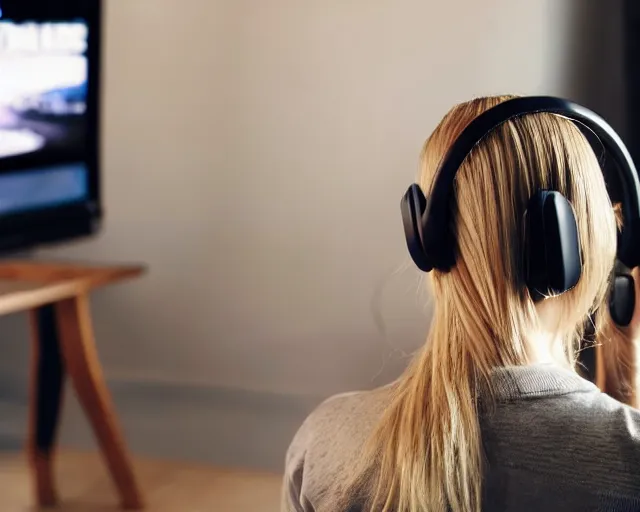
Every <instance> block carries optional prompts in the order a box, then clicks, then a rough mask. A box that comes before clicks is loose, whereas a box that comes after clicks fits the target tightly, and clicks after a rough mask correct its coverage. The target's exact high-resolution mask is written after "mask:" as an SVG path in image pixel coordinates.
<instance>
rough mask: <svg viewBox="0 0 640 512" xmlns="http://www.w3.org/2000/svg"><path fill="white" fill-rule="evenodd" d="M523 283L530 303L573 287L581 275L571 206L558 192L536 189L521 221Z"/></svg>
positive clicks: (575, 228)
mask: <svg viewBox="0 0 640 512" xmlns="http://www.w3.org/2000/svg"><path fill="white" fill-rule="evenodd" d="M525 233H526V236H525V247H524V250H525V258H526V266H525V274H526V275H525V280H526V283H527V287H528V288H529V291H530V293H531V296H532V298H533V299H534V300H539V299H541V298H543V297H544V296H545V295H548V294H555V295H558V294H561V293H564V292H566V291H568V290H570V289H571V288H573V287H574V286H575V285H576V284H577V283H578V281H579V280H580V276H581V275H582V250H581V248H580V237H579V235H578V225H577V223H576V218H575V214H574V212H573V207H572V206H571V203H569V201H568V200H567V198H565V197H564V196H563V195H562V194H561V193H560V192H558V191H555V190H540V191H538V192H536V193H535V194H534V195H533V196H532V197H531V199H530V200H529V205H528V208H527V212H526V219H525Z"/></svg>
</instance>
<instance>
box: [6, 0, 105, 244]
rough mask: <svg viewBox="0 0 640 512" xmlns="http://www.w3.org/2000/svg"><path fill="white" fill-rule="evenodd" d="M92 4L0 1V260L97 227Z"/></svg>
mask: <svg viewBox="0 0 640 512" xmlns="http://www.w3.org/2000/svg"><path fill="white" fill-rule="evenodd" d="M100 4H101V2H100V0H0V254H1V253H6V252H8V251H15V250H24V249H28V248H33V247H36V246H39V245H43V244H48V243H53V242H60V241H64V240H70V239H74V238H79V237H86V236H89V235H91V234H93V233H95V232H96V231H98V230H99V228H100V220H101V218H102V207H101V200H100V167H99V165H100V154H99V92H100V38H101V34H100V28H101V5H100Z"/></svg>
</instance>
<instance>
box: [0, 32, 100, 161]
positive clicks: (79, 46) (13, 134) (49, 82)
mask: <svg viewBox="0 0 640 512" xmlns="http://www.w3.org/2000/svg"><path fill="white" fill-rule="evenodd" d="M87 45H88V27H87V25H86V23H84V22H65V23H35V22H27V23H13V22H11V21H9V20H7V21H2V20H0V77H1V78H0V159H2V158H8V157H14V156H19V155H26V154H30V153H37V152H47V151H50V150H56V151H60V150H62V151H65V152H67V151H68V152H71V153H73V152H76V151H78V152H80V151H82V149H83V147H84V145H85V137H86V117H85V113H86V110H87V80H88V63H87Z"/></svg>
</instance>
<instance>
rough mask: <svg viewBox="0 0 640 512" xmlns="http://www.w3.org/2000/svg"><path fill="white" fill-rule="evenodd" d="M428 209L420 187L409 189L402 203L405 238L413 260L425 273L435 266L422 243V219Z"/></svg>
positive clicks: (414, 185)
mask: <svg viewBox="0 0 640 512" xmlns="http://www.w3.org/2000/svg"><path fill="white" fill-rule="evenodd" d="M426 209H427V199H426V197H425V196H424V194H423V193H422V190H421V189H420V186H419V185H416V184H415V183H414V184H413V185H411V186H410V187H409V189H408V190H407V192H406V193H405V195H404V196H403V197H402V201H401V202H400V211H401V213H402V224H403V225H404V236H405V238H406V240H407V248H408V249H409V254H410V255H411V259H413V262H414V263H415V264H416V266H417V267H418V268H419V269H420V270H422V271H423V272H430V271H431V269H433V265H432V264H431V262H430V261H429V257H428V256H427V254H426V252H425V250H424V245H423V243H422V217H423V215H424V212H425V210H426Z"/></svg>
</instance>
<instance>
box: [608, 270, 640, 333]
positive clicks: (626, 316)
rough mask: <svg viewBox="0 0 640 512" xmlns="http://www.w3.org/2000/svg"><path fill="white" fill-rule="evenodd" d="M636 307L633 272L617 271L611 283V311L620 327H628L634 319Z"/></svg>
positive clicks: (612, 316)
mask: <svg viewBox="0 0 640 512" xmlns="http://www.w3.org/2000/svg"><path fill="white" fill-rule="evenodd" d="M635 308H636V291H635V282H634V280H633V277H632V276H631V274H629V273H627V272H619V271H616V274H615V276H614V278H613V282H612V283H611V292H610V295H609V312H610V314H611V318H612V320H613V321H614V322H615V323H616V325H618V326H620V327H626V326H628V325H629V324H630V323H631V320H632V319H633V312H634V311H635Z"/></svg>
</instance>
